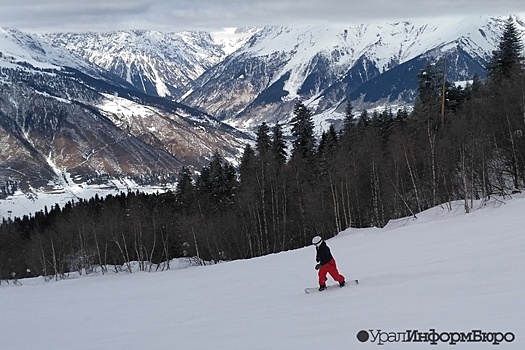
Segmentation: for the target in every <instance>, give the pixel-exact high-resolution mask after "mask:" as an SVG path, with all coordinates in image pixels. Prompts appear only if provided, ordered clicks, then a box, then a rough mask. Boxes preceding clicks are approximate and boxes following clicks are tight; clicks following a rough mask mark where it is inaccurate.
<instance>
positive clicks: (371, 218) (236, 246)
mask: <svg viewBox="0 0 525 350" xmlns="http://www.w3.org/2000/svg"><path fill="white" fill-rule="evenodd" d="M523 49H524V47H523V43H522V41H521V38H520V37H519V35H518V34H517V31H516V28H515V27H514V25H513V23H512V21H510V20H509V22H508V23H507V25H506V27H505V30H504V31H503V33H502V35H501V37H500V42H499V45H498V47H495V48H494V51H493V55H492V58H491V61H490V64H489V65H488V67H487V77H486V78H483V79H481V78H479V77H473V79H472V83H470V84H468V85H467V86H466V87H459V86H456V85H454V84H452V83H450V82H448V81H447V80H446V76H445V74H444V69H443V67H444V65H445V63H446V62H445V60H441V61H438V62H437V63H433V64H430V63H429V64H428V65H427V66H426V67H425V68H424V69H423V70H422V71H420V72H417V73H415V74H418V81H419V87H418V90H417V100H416V103H415V104H414V106H413V109H411V110H410V111H407V110H397V111H393V110H391V109H385V110H383V111H381V112H367V111H356V110H354V108H353V106H352V104H351V102H348V103H347V106H346V112H345V119H344V125H343V127H342V128H341V129H340V130H336V129H335V128H334V127H330V128H329V129H328V130H326V131H325V132H323V134H322V135H321V136H320V137H316V135H315V133H314V123H313V121H312V111H311V110H309V108H308V107H307V106H305V105H304V104H303V103H302V102H301V101H297V103H296V105H295V109H294V118H293V120H292V124H291V137H287V138H285V136H284V133H283V127H284V126H283V125H279V124H276V125H267V124H265V123H263V124H261V125H260V126H259V127H258V129H257V133H256V141H255V144H254V145H253V146H251V145H246V146H245V149H244V152H243V155H242V159H241V161H240V164H239V166H238V167H234V166H233V165H232V164H230V163H228V162H227V161H226V160H225V159H224V158H223V157H222V156H221V155H220V154H219V153H218V152H216V153H215V154H214V155H213V157H212V158H211V161H210V162H209V164H208V165H206V166H204V167H203V168H202V169H196V170H198V171H197V172H193V171H191V170H190V169H188V168H183V169H182V170H181V171H180V173H179V174H178V178H177V186H176V189H175V190H174V191H170V192H166V193H155V194H145V193H141V192H128V193H121V194H120V195H110V196H107V197H104V198H100V197H98V196H95V197H94V198H91V199H89V200H79V201H75V202H69V203H67V204H66V205H63V206H59V205H58V204H57V205H55V206H54V207H50V208H47V207H46V208H45V209H44V210H42V211H40V212H37V213H35V214H34V215H28V216H24V217H21V218H18V217H16V218H13V219H11V218H10V219H8V220H3V222H2V223H1V225H0V279H8V278H10V276H14V275H13V274H16V276H18V277H26V276H27V277H29V276H38V275H44V276H50V278H51V277H54V278H60V277H61V276H65V275H67V273H70V272H80V273H90V272H92V271H94V270H95V269H97V271H102V272H105V271H108V270H109V269H112V270H115V271H116V272H119V271H126V270H129V271H131V266H130V263H131V262H135V263H138V264H139V266H140V269H141V270H144V271H152V270H158V269H166V268H169V262H170V260H172V259H174V258H178V257H183V256H187V257H194V258H195V259H196V261H206V262H218V261H223V260H234V259H247V258H252V257H258V256H262V255H266V254H270V253H276V252H280V251H285V250H290V249H296V248H299V247H303V246H305V245H308V244H309V243H310V241H311V239H312V237H313V236H315V235H321V236H323V237H324V238H329V237H332V236H334V235H336V234H337V233H338V232H340V231H342V230H344V229H346V228H348V227H356V228H362V227H372V226H376V227H383V226H384V225H386V223H387V222H388V221H389V220H390V219H394V218H400V217H406V216H417V213H419V212H421V211H423V210H425V209H428V208H431V207H433V206H436V205H444V206H447V205H450V203H451V202H452V201H457V200H461V201H462V202H463V203H464V208H465V211H466V212H468V211H469V210H470V209H471V207H472V201H473V200H477V199H484V198H490V197H491V196H495V195H508V194H511V193H513V192H519V191H522V190H523V188H524V185H525V135H524V133H525V61H524V59H523V57H522V53H523ZM195 174H197V175H195Z"/></svg>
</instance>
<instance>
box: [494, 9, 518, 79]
mask: <svg viewBox="0 0 525 350" xmlns="http://www.w3.org/2000/svg"><path fill="white" fill-rule="evenodd" d="M522 52H523V43H522V42H521V38H520V34H519V32H518V30H517V29H516V25H515V24H514V20H513V19H512V17H509V19H508V20H507V23H506V24H505V29H504V31H503V34H502V35H501V37H500V42H499V44H498V48H497V49H496V50H494V51H493V52H492V59H491V61H490V63H489V66H488V73H489V76H490V77H493V78H501V77H506V78H510V77H511V74H512V72H513V71H514V70H515V69H516V68H521V69H523V67H522V64H523V58H522V57H521V55H522Z"/></svg>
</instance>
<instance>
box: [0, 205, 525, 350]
mask: <svg viewBox="0 0 525 350" xmlns="http://www.w3.org/2000/svg"><path fill="white" fill-rule="evenodd" d="M461 208H462V204H461V203H454V204H453V210H452V211H448V210H445V209H444V208H441V207H437V208H433V209H430V210H427V211H426V212H424V213H421V214H419V215H418V219H417V220H413V219H404V220H398V221H396V222H392V223H390V224H389V225H388V226H387V227H385V228H384V229H381V230H380V229H362V230H356V229H349V230H346V231H344V232H342V233H340V234H339V235H338V236H337V237H335V238H332V239H330V240H328V244H329V246H330V247H331V249H332V253H333V254H334V256H335V257H336V259H337V262H338V266H339V269H340V271H341V273H343V274H344V275H346V277H347V279H350V278H359V280H360V284H359V285H358V286H349V287H345V288H344V289H337V290H333V291H327V292H323V293H317V294H313V295H306V294H305V293H304V292H303V289H304V288H305V287H308V286H315V285H316V272H315V270H314V269H313V266H314V264H315V260H314V256H315V249H314V248H313V247H312V246H310V247H306V248H303V249H299V250H295V251H290V252H284V253H280V254H274V255H270V256H266V257H261V258H257V259H252V260H246V261H234V262H228V263H222V264H218V265H213V266H206V267H193V268H187V269H174V270H170V271H165V272H157V273H133V274H124V273H121V274H117V275H111V274H110V275H105V276H88V277H81V278H77V279H70V280H64V281H60V282H48V283H44V282H43V281H42V280H41V279H39V278H34V279H27V280H21V282H22V284H23V285H22V286H13V284H12V283H11V284H9V285H6V284H5V281H4V282H3V283H2V286H1V287H0V310H2V314H1V317H0V339H2V341H1V344H2V348H5V349H16V350H26V349H31V350H34V349H68V350H81V349H90V350H91V349H112V350H119V349H122V350H124V349H125V350H131V349H161V350H162V349H165V350H168V349H230V350H236V349H242V350H245V349H287V350H294V349H297V350H304V349H319V348H322V349H378V347H377V346H378V344H379V343H380V342H384V343H385V345H384V349H450V348H456V349H496V348H497V349H523V348H525V322H524V321H525V298H523V295H525V281H524V280H523V268H524V266H525V265H524V263H525V235H523V227H525V216H524V215H523V212H524V211H525V196H523V195H521V196H519V197H517V198H514V199H512V200H510V199H509V198H507V199H504V200H501V201H500V200H495V201H491V202H489V203H487V205H486V206H484V207H480V206H479V205H478V207H476V210H475V211H473V212H472V213H471V214H468V215H464V214H462V210H461ZM407 330H418V331H419V332H431V330H435V332H437V333H443V332H458V333H459V332H463V333H465V334H468V333H469V332H473V331H474V332H501V333H502V334H504V335H506V336H507V339H509V340H513V341H512V342H503V343H502V344H500V345H499V346H495V345H493V343H489V342H470V343H467V342H463V343H459V344H457V345H455V346H452V345H450V344H449V342H446V343H438V344H437V345H435V346H434V345H430V344H429V343H428V342H427V343H415V344H407V343H404V342H394V341H393V340H395V339H401V338H399V337H401V335H399V334H401V333H402V334H405V333H404V332H406V331H407ZM361 331H365V332H361ZM360 332H361V333H360ZM357 334H361V335H363V336H364V335H368V336H369V339H368V340H367V341H366V342H365V343H361V342H360V341H359V340H358V339H357V337H356V336H357ZM396 334H397V335H396ZM447 334H448V333H447ZM447 334H445V335H444V337H446V336H447ZM474 334H477V333H472V334H471V335H470V336H471V339H472V340H474V339H475V338H474ZM376 336H377V338H376ZM389 337H390V340H392V342H387V340H388V339H389ZM396 337H397V338H396ZM403 337H405V335H403ZM491 337H492V336H491ZM380 339H381V341H380ZM363 340H364V338H363ZM380 348H381V349H382V348H383V347H380Z"/></svg>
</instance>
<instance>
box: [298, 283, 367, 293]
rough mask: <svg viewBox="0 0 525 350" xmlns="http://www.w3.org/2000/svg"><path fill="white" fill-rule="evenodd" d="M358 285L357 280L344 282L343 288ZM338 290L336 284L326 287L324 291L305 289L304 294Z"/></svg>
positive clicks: (316, 288) (317, 288)
mask: <svg viewBox="0 0 525 350" xmlns="http://www.w3.org/2000/svg"><path fill="white" fill-rule="evenodd" d="M358 283H359V281H358V280H348V281H345V287H346V286H350V285H357V284H358ZM339 288H341V287H339V283H337V284H331V285H327V286H326V289H325V290H322V291H319V287H311V288H306V289H305V290H304V292H305V293H306V294H312V293H322V292H326V291H329V290H332V289H339ZM343 288H344V287H343Z"/></svg>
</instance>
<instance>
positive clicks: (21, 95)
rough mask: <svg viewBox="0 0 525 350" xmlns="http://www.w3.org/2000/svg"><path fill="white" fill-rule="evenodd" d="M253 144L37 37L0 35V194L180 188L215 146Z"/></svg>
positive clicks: (230, 151)
mask: <svg viewBox="0 0 525 350" xmlns="http://www.w3.org/2000/svg"><path fill="white" fill-rule="evenodd" d="M248 140H249V138H248V137H247V135H245V134H243V133H240V132H238V131H237V130H235V129H233V128H232V127H230V126H228V125H226V124H223V123H221V122H219V121H217V120H215V119H214V118H212V117H210V116H209V115H206V114H205V113H202V112H200V111H198V110H195V109H193V108H190V107H188V106H185V105H182V104H180V103H176V102H173V101H170V100H167V99H164V98H161V97H157V96H152V95H147V94H144V93H142V92H140V91H138V90H137V89H135V88H134V87H133V86H132V85H131V84H129V83H128V82H126V81H125V80H123V79H121V78H119V77H118V76H116V75H114V74H113V73H111V72H108V71H106V70H104V69H102V68H100V67H98V66H96V65H93V64H91V63H88V62H86V61H83V60H82V59H80V58H78V57H76V56H74V55H72V54H71V53H70V52H69V51H67V50H65V49H63V48H58V47H53V46H51V45H50V44H48V43H47V42H46V41H44V40H43V39H41V38H39V37H37V36H34V35H29V34H25V33H22V32H20V31H17V30H12V29H1V30H0V142H1V147H0V183H2V187H1V188H0V196H5V195H7V194H10V193H13V191H15V190H16V189H22V190H29V188H31V187H42V186H47V185H49V184H50V182H56V180H57V179H58V178H64V179H65V178H66V177H67V178H68V179H73V181H75V182H79V183H82V182H88V183H89V182H104V181H107V179H108V178H122V177H129V178H133V179H135V180H136V181H138V182H143V183H155V182H165V181H172V182H173V178H174V176H175V175H176V174H177V172H178V171H179V170H180V168H181V166H183V165H187V166H190V167H192V166H193V167H197V168H198V167H200V166H202V165H204V164H207V161H208V160H209V158H210V157H211V155H212V154H213V152H214V151H215V150H218V151H220V152H221V153H222V154H223V155H224V156H225V157H226V158H228V159H235V158H236V157H238V155H239V153H240V151H241V149H242V148H243V146H244V142H246V141H248ZM65 174H67V176H64V175H65Z"/></svg>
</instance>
